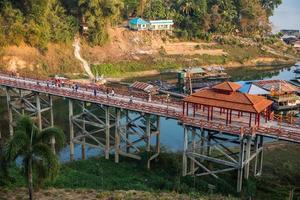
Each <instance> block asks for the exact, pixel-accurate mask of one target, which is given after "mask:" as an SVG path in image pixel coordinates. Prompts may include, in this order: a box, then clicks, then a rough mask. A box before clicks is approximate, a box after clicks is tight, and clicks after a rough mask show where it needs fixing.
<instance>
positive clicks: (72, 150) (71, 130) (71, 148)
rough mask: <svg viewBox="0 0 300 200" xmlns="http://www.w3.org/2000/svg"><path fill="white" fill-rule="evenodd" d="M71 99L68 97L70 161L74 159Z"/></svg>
mask: <svg viewBox="0 0 300 200" xmlns="http://www.w3.org/2000/svg"><path fill="white" fill-rule="evenodd" d="M73 115H74V113H73V100H72V99H69V126H70V128H69V129H70V161H73V160H74V141H73V140H74V125H73Z"/></svg>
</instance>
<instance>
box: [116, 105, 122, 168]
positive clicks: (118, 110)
mask: <svg viewBox="0 0 300 200" xmlns="http://www.w3.org/2000/svg"><path fill="white" fill-rule="evenodd" d="M120 120H121V110H120V109H119V108H116V122H115V163H119V159H120V156H119V155H120V134H119V132H120Z"/></svg>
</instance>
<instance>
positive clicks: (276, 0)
mask: <svg viewBox="0 0 300 200" xmlns="http://www.w3.org/2000/svg"><path fill="white" fill-rule="evenodd" d="M260 2H261V4H262V7H263V8H264V9H266V11H267V14H268V16H271V15H273V11H274V9H275V8H277V7H278V6H279V5H280V4H281V3H282V0H260Z"/></svg>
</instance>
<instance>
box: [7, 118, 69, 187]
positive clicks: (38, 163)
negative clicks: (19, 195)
mask: <svg viewBox="0 0 300 200" xmlns="http://www.w3.org/2000/svg"><path fill="white" fill-rule="evenodd" d="M51 138H55V140H56V144H57V148H58V149H59V148H61V147H62V146H63V144H64V134H63V132H62V130H61V129H59V128H56V127H51V128H47V129H44V130H42V131H39V129H38V128H37V127H36V125H35V124H34V123H33V121H32V120H31V119H30V118H29V117H26V116H22V117H21V118H20V119H19V120H18V121H17V126H16V128H15V132H14V135H13V137H12V138H11V139H10V140H9V142H8V145H7V152H6V159H7V161H8V160H9V161H16V159H17V158H18V157H19V158H21V161H22V166H23V176H24V177H25V179H26V181H27V183H28V188H29V191H30V190H31V191H32V186H33V180H36V181H35V182H36V185H37V186H38V185H41V184H42V183H43V180H45V179H47V178H49V177H51V178H53V177H54V176H55V175H57V173H58V169H59V163H58V159H57V157H56V155H55V154H54V153H53V151H52V149H51V146H50V145H49V142H50V139H51ZM33 175H35V176H34V177H33Z"/></svg>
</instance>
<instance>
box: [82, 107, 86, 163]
mask: <svg viewBox="0 0 300 200" xmlns="http://www.w3.org/2000/svg"><path fill="white" fill-rule="evenodd" d="M81 108H82V113H84V112H85V102H81ZM85 116H86V115H85V114H83V116H82V117H83V121H82V129H81V130H82V135H83V137H82V144H81V158H82V160H85V157H86V155H85V147H86V143H85V134H86V128H85V125H86V124H85V121H86V117H85Z"/></svg>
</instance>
